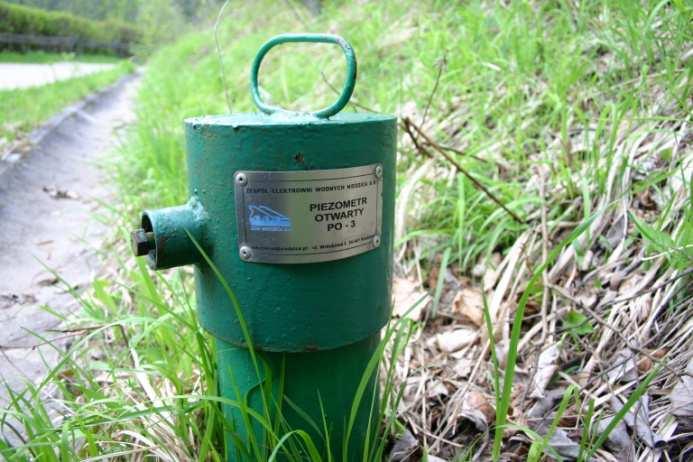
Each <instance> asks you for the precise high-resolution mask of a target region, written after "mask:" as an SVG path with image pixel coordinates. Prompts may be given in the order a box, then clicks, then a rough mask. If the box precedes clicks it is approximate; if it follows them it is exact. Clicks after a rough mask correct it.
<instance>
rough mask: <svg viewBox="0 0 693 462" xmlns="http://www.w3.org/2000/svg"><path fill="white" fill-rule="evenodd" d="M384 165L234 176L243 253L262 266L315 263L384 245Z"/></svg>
mask: <svg viewBox="0 0 693 462" xmlns="http://www.w3.org/2000/svg"><path fill="white" fill-rule="evenodd" d="M382 179H383V169H382V166H381V165H380V164H372V165H364V166H360V167H351V168H339V169H330V170H303V171H282V172H265V171H262V172H258V171H246V170H239V171H237V172H236V173H235V174H234V185H235V198H236V220H237V222H238V252H239V255H240V257H241V259H243V260H245V261H248V262H258V263H314V262H324V261H331V260H339V259H340V258H346V257H351V256H353V255H358V254H361V253H364V252H368V251H369V250H373V249H375V248H377V247H378V246H379V245H380V231H381V223H382V213H383V211H382V194H383V181H382Z"/></svg>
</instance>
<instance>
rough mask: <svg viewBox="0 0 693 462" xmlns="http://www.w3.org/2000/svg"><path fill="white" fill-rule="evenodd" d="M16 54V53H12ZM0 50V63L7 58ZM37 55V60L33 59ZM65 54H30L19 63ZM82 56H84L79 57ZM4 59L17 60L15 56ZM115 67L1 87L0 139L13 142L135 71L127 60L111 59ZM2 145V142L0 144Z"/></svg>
mask: <svg viewBox="0 0 693 462" xmlns="http://www.w3.org/2000/svg"><path fill="white" fill-rule="evenodd" d="M13 55H14V54H13ZM3 56H4V53H0V62H3V61H4V58H3ZM34 57H36V58H37V59H38V60H37V61H34V60H33V58H34ZM65 58H66V56H65V55H54V54H46V53H38V54H37V53H30V54H29V55H28V56H25V57H24V58H23V59H22V60H21V61H19V62H24V63H27V62H40V63H50V62H55V61H59V60H65ZM80 59H81V57H80ZM86 61H87V62H98V63H107V62H109V61H107V60H105V57H100V56H97V57H91V58H89V59H87V60H86ZM4 62H17V61H15V60H14V56H11V57H7V61H4ZM111 62H113V63H114V64H116V65H115V67H114V68H113V69H109V70H106V71H102V72H97V73H94V74H91V75H87V76H83V77H76V78H73V79H68V80H61V81H59V82H55V83H52V84H48V85H42V86H38V87H31V88H23V89H16V90H0V140H2V139H3V138H4V142H5V143H9V142H12V141H14V140H16V139H19V138H21V137H22V136H23V135H26V134H27V133H28V132H30V131H31V130H32V129H34V128H36V127H37V126H39V125H40V124H42V123H43V122H45V121H46V120H48V119H49V118H50V117H51V116H53V115H55V114H56V113H58V112H60V110H61V109H63V108H64V107H66V106H68V105H70V104H73V103H75V102H77V101H79V100H80V99H82V98H84V97H85V96H87V95H89V94H91V93H93V92H95V91H97V90H100V89H102V88H104V87H107V86H108V85H110V84H112V83H114V82H115V81H117V80H118V79H119V78H120V77H122V76H124V75H126V74H128V73H130V72H132V71H133V65H132V63H130V62H128V61H118V62H115V61H111ZM0 146H2V143H0Z"/></svg>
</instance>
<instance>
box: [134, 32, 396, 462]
mask: <svg viewBox="0 0 693 462" xmlns="http://www.w3.org/2000/svg"><path fill="white" fill-rule="evenodd" d="M286 42H326V43H334V44H337V45H339V46H340V47H341V48H342V50H343V51H344V55H345V57H346V62H347V75H346V81H345V84H344V87H343V88H342V92H341V95H340V96H339V99H338V100H337V101H336V102H335V103H334V104H333V105H331V106H329V107H327V108H325V109H322V110H319V111H316V112H313V113H297V112H290V111H287V110H284V109H281V108H278V107H274V106H270V105H268V104H266V103H265V102H263V100H262V98H261V95H260V91H259V88H258V71H259V68H260V64H261V62H262V59H263V57H264V56H265V55H266V53H267V52H268V51H269V50H270V49H271V48H272V47H274V46H275V45H278V44H281V43H286ZM355 80H356V58H355V56H354V51H353V49H352V47H351V46H350V45H349V44H348V43H347V42H346V41H345V40H344V39H343V38H341V37H338V36H334V35H322V34H296V35H294V34H286V35H279V36H277V37H274V38H272V39H271V40H270V41H268V42H267V43H265V44H264V45H263V46H262V47H261V48H260V50H259V52H258V54H257V56H256V57H255V61H254V62H253V65H252V68H251V94H252V96H253V99H254V101H255V104H256V105H257V106H258V108H259V109H260V110H261V111H262V112H261V113H257V114H230V115H220V116H203V117H194V118H191V119H188V120H186V121H185V133H186V140H187V162H188V175H189V191H190V199H189V201H188V203H187V204H185V205H182V206H179V207H171V208H166V209H159V210H147V211H145V212H144V213H143V214H142V223H141V229H139V230H137V231H135V232H134V233H133V246H134V248H135V252H136V254H137V255H146V256H147V260H148V262H149V265H150V266H151V267H152V268H154V269H161V268H171V267H175V266H180V265H187V264H194V265H195V280H196V294H197V308H198V311H199V316H200V320H201V323H202V325H203V326H204V327H205V329H207V330H208V331H209V332H210V333H211V334H212V335H213V336H214V338H215V340H216V354H217V362H218V374H219V390H220V393H221V395H222V398H224V399H225V400H228V401H227V402H228V403H229V404H225V405H224V414H225V416H226V419H227V421H228V430H227V438H226V444H227V454H228V460H249V459H254V458H255V456H254V455H253V454H250V453H245V452H244V451H243V449H242V448H243V447H250V446H251V444H252V443H255V444H256V445H260V446H263V445H266V441H267V434H266V431H267V429H266V428H263V427H262V426H261V425H260V424H259V423H258V422H257V421H253V418H252V414H253V412H256V413H258V414H260V415H266V413H267V412H269V413H270V414H271V415H272V416H273V418H275V419H278V420H280V423H281V425H280V428H284V430H286V429H302V430H304V431H305V432H307V433H308V434H309V435H310V436H311V437H312V439H313V441H314V442H315V443H316V444H317V445H318V447H319V448H321V450H322V451H323V452H325V451H326V450H327V447H328V446H327V443H328V442H329V448H330V451H331V452H332V453H333V456H334V457H335V458H336V460H339V459H341V457H342V455H343V454H344V452H343V447H344V445H345V444H346V445H347V446H346V447H348V454H349V456H348V459H349V460H363V458H364V447H366V446H365V445H364V442H365V441H366V440H367V439H368V438H371V439H372V437H373V432H374V431H375V430H376V429H377V426H378V422H376V421H374V420H373V419H374V417H373V415H374V412H375V411H376V410H377V408H378V401H377V399H378V398H377V391H376V389H377V386H376V382H377V379H376V377H375V374H373V376H372V377H370V380H369V382H368V385H367V386H366V387H365V394H364V395H363V398H362V399H361V401H360V404H359V407H358V412H357V413H356V414H355V420H354V423H353V425H352V426H351V428H352V430H351V432H350V433H349V434H348V435H347V433H348V432H347V431H346V428H347V426H348V425H349V420H350V418H351V414H352V412H351V410H352V403H354V400H355V394H356V391H357V387H358V385H359V382H360V381H361V379H362V376H363V375H364V370H365V369H366V366H367V364H368V361H369V360H370V359H371V357H372V356H373V354H374V352H375V350H376V347H377V346H378V343H379V340H380V330H381V328H382V327H383V326H384V325H385V323H386V322H387V321H388V319H389V316H390V286H391V279H392V268H391V262H392V258H391V257H392V239H393V214H394V213H393V210H394V193H395V149H396V118H395V117H394V116H390V115H381V114H372V113H340V110H341V109H342V108H343V107H344V106H345V105H346V104H347V103H348V101H349V98H350V97H351V94H352V92H353V89H354V85H355ZM225 285H227V287H229V288H230V289H231V291H232V292H233V294H235V297H236V299H237V305H235V303H236V302H235V300H234V297H233V296H230V294H229V293H228V292H227V291H226V289H225ZM249 343H250V344H251V345H252V350H251V349H250V345H249ZM253 353H254V354H253ZM254 357H255V358H256V359H257V361H256V362H255V363H254V360H253V358H254ZM255 364H258V367H257V368H256V367H255ZM263 388H264V389H265V390H270V392H269V401H271V402H268V399H267V396H268V395H267V393H266V394H265V396H264V397H263V393H262V390H263ZM263 398H264V399H263ZM231 401H233V402H235V403H236V404H237V403H241V402H244V403H246V404H247V406H248V407H249V408H250V409H251V411H252V412H251V413H250V414H251V417H250V422H249V421H248V418H247V416H248V413H247V412H245V413H244V412H241V411H240V410H239V407H238V406H237V405H232V404H231V403H230V402H231ZM325 428H326V429H327V432H326V431H325ZM325 433H327V434H328V435H329V436H328V438H329V441H327V439H326V435H325ZM347 436H348V441H346V439H347ZM370 446H371V447H372V444H371V445H370Z"/></svg>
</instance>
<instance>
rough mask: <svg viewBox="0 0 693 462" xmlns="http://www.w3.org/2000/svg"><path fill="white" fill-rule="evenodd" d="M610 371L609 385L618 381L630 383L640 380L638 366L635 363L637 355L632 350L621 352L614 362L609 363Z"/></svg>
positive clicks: (627, 349)
mask: <svg viewBox="0 0 693 462" xmlns="http://www.w3.org/2000/svg"><path fill="white" fill-rule="evenodd" d="M608 367H609V369H608V371H607V373H606V376H607V377H608V378H609V383H615V382H617V381H623V382H628V381H631V380H636V379H637V378H638V365H637V364H636V362H635V355H634V354H633V352H632V351H631V350H630V348H623V349H621V350H619V351H618V352H617V353H616V354H615V355H614V358H613V359H612V360H610V361H609V366H608Z"/></svg>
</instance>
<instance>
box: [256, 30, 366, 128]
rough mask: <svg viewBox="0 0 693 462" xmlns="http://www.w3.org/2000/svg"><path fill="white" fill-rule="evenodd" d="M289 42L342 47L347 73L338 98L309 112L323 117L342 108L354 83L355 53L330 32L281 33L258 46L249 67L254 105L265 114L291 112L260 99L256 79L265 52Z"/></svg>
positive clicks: (347, 44) (342, 40)
mask: <svg viewBox="0 0 693 462" xmlns="http://www.w3.org/2000/svg"><path fill="white" fill-rule="evenodd" d="M290 42H310V43H334V44H336V45H339V46H340V47H341V48H342V51H343V52H344V57H345V58H346V65H347V73H346V80H345V81H344V86H343V87H342V92H341V93H340V95H339V99H337V101H335V102H334V103H333V104H332V105H330V106H328V107H326V108H323V109H320V110H319V111H315V112H311V114H312V115H314V116H315V117H319V118H321V119H324V118H327V117H330V116H333V115H335V114H336V113H338V112H339V111H341V110H342V108H344V106H346V104H347V103H348V102H349V98H351V94H352V93H353V92H354V86H355V85H356V55H355V54H354V49H353V48H352V47H351V45H350V44H349V42H347V41H346V40H344V39H343V38H342V37H340V36H339V35H331V34H281V35H277V36H275V37H272V38H271V39H269V40H268V41H267V42H265V44H264V45H262V46H261V47H260V49H259V50H258V52H257V54H256V55H255V59H254V60H253V65H252V67H251V69H250V93H251V94H252V95H253V101H254V102H255V105H256V106H257V107H258V108H259V109H260V110H261V111H262V112H264V113H266V114H273V113H275V112H291V111H287V110H286V109H283V108H281V107H279V106H271V105H269V104H266V103H265V102H264V101H262V97H261V96H260V90H259V89H258V79H257V74H258V71H259V70H260V64H261V63H262V59H263V58H264V57H265V55H266V54H267V52H268V51H270V49H271V48H272V47H274V46H276V45H279V44H282V43H290Z"/></svg>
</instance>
